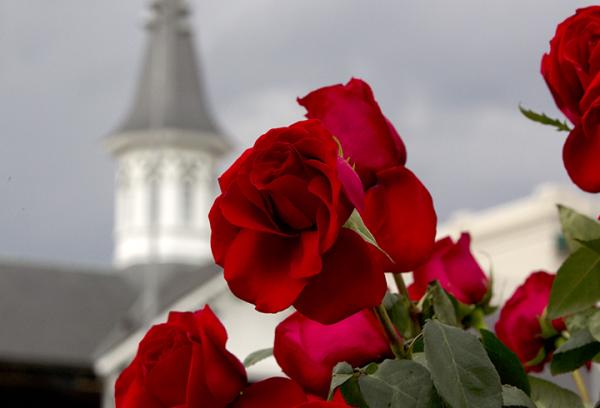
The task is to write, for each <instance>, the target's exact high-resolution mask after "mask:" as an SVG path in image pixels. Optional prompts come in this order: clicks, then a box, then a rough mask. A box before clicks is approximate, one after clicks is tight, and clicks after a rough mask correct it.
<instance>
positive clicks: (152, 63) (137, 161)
mask: <svg viewBox="0 0 600 408" xmlns="http://www.w3.org/2000/svg"><path fill="white" fill-rule="evenodd" d="M152 7H153V9H154V17H153V19H152V21H151V22H150V23H149V24H148V36H149V42H148V48H147V50H146V56H145V61H144V65H143V67H142V75H141V78H140V81H139V83H138V88H137V93H136V97H135V100H134V104H133V106H132V108H131V109H130V111H129V114H128V115H127V116H126V119H125V120H124V121H123V123H122V124H121V125H120V126H119V127H118V129H117V130H116V131H115V132H113V134H112V135H111V136H110V137H108V138H107V143H106V144H107V147H108V150H109V151H110V153H111V154H112V155H113V157H115V159H116V161H117V167H118V169H117V177H116V192H115V206H116V208H115V226H114V244H115V247H114V263H115V265H116V266H117V267H127V266H131V265H137V264H149V263H183V264H203V263H206V262H207V261H208V260H209V259H210V245H209V225H208V218H207V217H208V210H209V208H210V203H211V201H212V198H213V196H214V193H213V180H214V168H215V164H216V161H217V159H218V158H219V157H220V156H221V155H223V154H224V153H225V152H227V150H228V149H229V144H228V143H227V140H226V138H225V137H224V136H223V135H222V134H221V133H220V132H219V130H218V128H217V126H216V125H215V122H214V120H213V119H212V116H211V115H210V112H209V109H208V103H207V99H206V96H205V93H204V90H203V88H202V86H201V85H202V84H201V81H200V79H199V69H198V64H197V62H196V54H195V50H194V46H193V39H192V35H191V31H190V28H189V25H188V22H187V15H188V13H189V11H188V8H187V6H186V5H185V3H184V1H183V0H156V1H154V2H153V4H152Z"/></svg>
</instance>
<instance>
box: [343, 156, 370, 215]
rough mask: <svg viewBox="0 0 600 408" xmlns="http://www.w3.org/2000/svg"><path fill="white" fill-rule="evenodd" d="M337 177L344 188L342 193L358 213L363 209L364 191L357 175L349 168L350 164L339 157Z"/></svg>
mask: <svg viewBox="0 0 600 408" xmlns="http://www.w3.org/2000/svg"><path fill="white" fill-rule="evenodd" d="M337 170H338V177H339V178H340V181H341V182H342V187H344V192H345V193H346V196H347V197H348V199H349V200H350V202H351V203H352V204H353V205H354V207H355V208H356V209H357V210H358V211H362V210H364V208H365V190H364V189H363V185H362V182H361V181H360V177H358V174H356V172H355V171H354V170H353V169H352V167H350V164H348V162H347V161H346V160H344V159H342V158H341V157H338V159H337Z"/></svg>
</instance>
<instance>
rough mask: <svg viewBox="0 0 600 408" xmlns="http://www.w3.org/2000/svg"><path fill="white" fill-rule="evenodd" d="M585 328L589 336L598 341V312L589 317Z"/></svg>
mask: <svg viewBox="0 0 600 408" xmlns="http://www.w3.org/2000/svg"><path fill="white" fill-rule="evenodd" d="M587 327H588V330H589V331H590V334H591V335H592V336H594V338H595V339H596V340H598V341H600V310H596V313H595V314H593V315H592V316H590V318H589V319H588V321H587Z"/></svg>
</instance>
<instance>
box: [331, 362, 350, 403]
mask: <svg viewBox="0 0 600 408" xmlns="http://www.w3.org/2000/svg"><path fill="white" fill-rule="evenodd" d="M353 376H354V369H353V368H352V366H351V365H350V364H348V363H346V362H342V363H337V364H336V365H335V367H333V371H332V376H331V385H330V386H329V395H328V397H327V399H331V398H332V397H333V393H334V392H335V389H336V388H338V387H340V386H341V385H342V384H344V383H345V382H346V381H348V380H349V379H350V378H352V377H353Z"/></svg>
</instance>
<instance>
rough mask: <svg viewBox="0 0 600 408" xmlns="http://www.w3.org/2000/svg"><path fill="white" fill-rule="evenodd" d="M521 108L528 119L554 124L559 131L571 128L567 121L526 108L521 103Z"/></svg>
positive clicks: (549, 124) (567, 130) (566, 130)
mask: <svg viewBox="0 0 600 408" xmlns="http://www.w3.org/2000/svg"><path fill="white" fill-rule="evenodd" d="M519 110H520V111H521V113H522V114H523V115H525V117H526V118H527V119H530V120H532V121H534V122H538V123H541V124H542V125H548V126H554V127H555V128H556V130H557V131H559V132H561V131H562V132H569V131H571V128H570V127H569V125H567V121H562V122H561V121H560V120H558V119H553V118H550V117H548V116H546V114H545V113H537V112H534V111H532V110H530V109H525V108H523V107H522V106H521V105H519Z"/></svg>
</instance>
